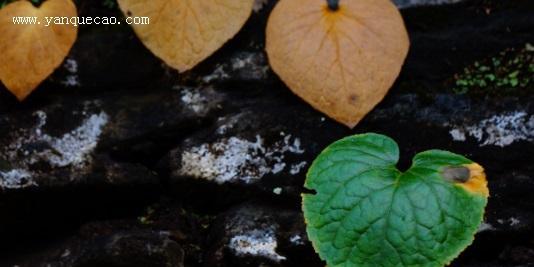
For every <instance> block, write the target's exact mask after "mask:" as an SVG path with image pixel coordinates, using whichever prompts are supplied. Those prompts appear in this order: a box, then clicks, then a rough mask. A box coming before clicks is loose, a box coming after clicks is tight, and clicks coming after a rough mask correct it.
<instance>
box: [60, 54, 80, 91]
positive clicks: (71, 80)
mask: <svg viewBox="0 0 534 267" xmlns="http://www.w3.org/2000/svg"><path fill="white" fill-rule="evenodd" d="M63 67H64V68H65V70H67V72H68V73H69V74H68V75H67V76H66V77H65V80H63V81H61V84H63V85H64V86H67V87H78V86H80V79H79V77H78V62H77V61H76V60H74V59H72V58H68V59H66V60H65V63H64V64H63Z"/></svg>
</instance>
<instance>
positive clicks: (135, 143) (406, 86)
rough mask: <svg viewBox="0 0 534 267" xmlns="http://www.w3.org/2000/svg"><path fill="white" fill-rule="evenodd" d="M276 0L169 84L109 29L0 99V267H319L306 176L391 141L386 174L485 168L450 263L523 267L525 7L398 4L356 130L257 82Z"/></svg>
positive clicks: (529, 127)
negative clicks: (483, 199)
mask: <svg viewBox="0 0 534 267" xmlns="http://www.w3.org/2000/svg"><path fill="white" fill-rule="evenodd" d="M275 2H276V1H261V0H259V1H257V2H256V4H255V12H254V13H253V15H252V17H251V19H250V21H249V22H248V23H247V24H246V25H245V27H244V28H243V30H242V31H241V32H240V33H239V34H238V35H237V36H236V37H235V38H234V39H233V40H231V41H230V42H229V43H228V44H226V45H225V46H224V47H223V48H222V49H221V50H220V51H218V52H216V53H215V54H214V55H213V56H212V57H210V58H209V59H207V60H206V61H205V62H203V63H201V64H200V65H199V66H198V67H196V68H195V69H193V70H192V71H189V72H187V73H184V74H178V73H176V72H175V71H173V70H171V69H170V68H168V67H166V66H165V65H164V64H163V63H161V61H159V60H158V59H157V58H156V57H154V56H152V55H151V54H150V52H148V51H147V50H146V49H145V48H144V47H143V45H142V44H141V43H140V42H139V41H138V40H137V38H135V35H134V34H133V32H132V30H131V29H129V28H128V27H126V26H124V25H123V26H120V27H119V26H117V27H109V28H102V27H89V26H82V27H81V28H80V34H79V37H78V40H77V42H76V44H75V46H74V48H73V49H72V51H71V53H70V55H69V56H68V58H67V59H66V60H65V62H64V64H63V65H62V67H60V68H59V69H58V70H57V71H56V72H55V73H54V74H53V75H52V76H51V77H50V78H49V79H48V80H47V81H45V82H44V83H43V84H42V85H41V86H40V88H39V89H38V90H37V91H36V92H35V93H34V94H32V95H31V96H30V97H29V98H28V99H27V101H25V102H24V103H18V102H17V101H16V100H15V98H14V97H12V96H11V95H9V94H8V93H7V92H6V91H5V90H3V89H2V90H0V214H2V216H1V220H0V235H1V237H2V238H0V266H53V267H56V266H62V267H63V266H106V267H109V266H111V267H114V266H221V267H225V266H232V267H234V266H324V263H322V262H321V261H320V260H319V259H318V257H317V255H316V254H315V253H314V251H313V248H312V247H311V244H310V243H309V241H308V240H307V237H306V234H305V226H304V222H303V218H302V213H301V211H300V205H301V200H300V194H301V193H302V192H303V187H302V185H303V183H304V179H305V173H306V171H307V168H308V167H309V166H310V164H311V162H312V161H313V159H314V157H315V156H316V155H317V154H318V153H320V152H321V151H322V149H324V147H326V146H327V145H328V144H330V143H332V142H333V141H335V140H337V139H339V138H342V137H345V136H347V135H350V134H355V133H363V132H377V133H382V134H386V135H389V136H391V137H392V138H394V139H395V140H397V141H398V143H399V145H400V149H401V160H400V162H399V168H400V169H407V168H408V167H409V166H410V164H411V158H412V157H413V155H415V154H416V153H418V152H420V151H423V150H427V149H432V148H438V149H445V150H450V151H454V152H456V153H460V154H464V155H466V156H468V157H469V158H471V159H473V160H474V161H476V162H478V163H480V164H481V165H482V166H484V167H485V169H486V173H487V176H488V180H489V186H490V191H491V197H490V200H489V204H488V208H487V212H486V216H485V217H486V218H485V221H484V224H483V225H482V226H481V228H480V229H479V233H478V234H477V237H476V239H475V242H474V243H473V245H472V246H471V247H469V248H468V249H467V250H466V251H465V253H463V254H462V255H461V256H460V257H459V258H458V259H457V260H455V261H454V262H453V263H452V265H451V266H456V267H488V266H490V267H520V266H521V267H523V266H532V264H534V238H533V236H534V197H533V194H532V192H534V165H533V164H532V163H533V162H534V155H533V154H532V151H534V104H532V103H534V84H532V82H533V81H530V80H529V79H528V77H530V76H532V74H531V73H529V72H528V71H529V68H528V67H525V66H534V62H533V61H532V59H533V58H534V56H531V55H530V54H531V53H534V52H533V51H532V50H533V49H532V45H534V28H533V27H532V25H534V17H533V16H532V13H533V12H534V4H533V3H532V1H529V0H517V1H505V2H503V1H493V0H489V1H488V0H464V1H400V0H399V1H395V3H396V4H397V5H398V6H399V7H402V9H401V13H402V15H403V17H404V19H405V21H406V25H407V28H408V30H409V32H410V38H411V42H412V47H411V51H410V54H409V56H408V59H407V61H406V64H405V66H404V68H403V71H402V73H401V75H400V77H399V79H398V81H397V82H396V84H395V85H394V87H393V88H392V89H391V91H390V93H389V94H388V96H387V97H386V98H385V99H384V101H383V102H382V103H381V104H379V105H378V106H377V108H376V109H374V110H373V111H372V112H371V113H370V114H369V115H368V116H367V117H366V118H365V119H364V120H363V121H362V122H361V123H360V124H359V125H358V126H357V127H356V128H355V129H354V130H349V129H347V128H346V127H344V126H342V125H339V124H337V123H335V122H333V121H331V120H330V119H329V118H327V117H325V116H323V115H322V114H320V113H319V112H317V111H315V110H313V109H312V108H311V107H309V106H308V105H307V104H306V103H304V102H303V101H301V100H300V99H298V97H296V96H295V95H293V94H292V93H291V92H290V91H289V90H288V89H287V88H286V87H285V86H284V85H283V83H282V82H281V81H280V80H279V79H278V78H277V77H276V75H275V74H274V73H273V72H272V70H271V69H270V68H269V66H268V62H267V57H266V55H265V53H264V51H263V50H264V29H265V25H266V21H267V17H268V14H269V12H270V10H271V9H272V8H273V6H274V4H275ZM453 2H454V3H453ZM78 7H79V13H80V16H97V15H99V16H103V15H106V16H112V15H118V14H119V13H118V12H119V11H118V10H117V9H116V8H111V9H110V8H107V7H104V6H103V5H101V4H100V3H99V2H98V1H79V6H78ZM496 62H497V63H499V64H496ZM518 71H519V73H517V72H518ZM492 75H493V76H492ZM505 79H506V80H505ZM514 79H515V80H514ZM514 84H515V85H514ZM0 86H1V85H0Z"/></svg>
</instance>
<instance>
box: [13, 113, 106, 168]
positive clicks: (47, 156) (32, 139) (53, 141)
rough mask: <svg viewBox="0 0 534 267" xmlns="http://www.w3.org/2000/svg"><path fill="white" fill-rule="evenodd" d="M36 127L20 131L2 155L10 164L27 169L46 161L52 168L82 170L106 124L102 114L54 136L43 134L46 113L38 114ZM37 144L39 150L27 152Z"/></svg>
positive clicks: (91, 116)
mask: <svg viewBox="0 0 534 267" xmlns="http://www.w3.org/2000/svg"><path fill="white" fill-rule="evenodd" d="M35 115H36V116H37V118H38V120H37V124H36V126H35V127H34V128H33V129H31V130H21V132H19V133H17V136H19V137H18V138H17V139H16V141H15V142H13V143H11V144H10V145H9V146H8V147H7V151H6V152H5V153H4V154H6V155H7V156H8V158H9V160H10V161H12V162H18V164H19V165H21V166H24V167H28V166H29V165H32V164H34V163H37V162H43V161H44V162H47V163H48V164H49V165H50V166H52V167H67V166H72V167H80V168H81V167H84V166H86V165H87V164H89V163H90V161H91V156H90V155H91V152H92V151H93V150H94V149H95V148H96V146H97V144H98V140H99V137H100V134H101V133H102V130H103V128H104V126H105V125H106V124H107V122H108V115H107V114H106V113H105V112H101V113H99V114H93V115H90V116H88V117H87V118H86V119H85V120H84V121H83V122H82V123H81V125H80V126H79V127H77V128H75V129H73V130H72V131H70V132H67V133H65V134H64V135H63V136H61V137H54V136H50V135H48V134H46V133H44V130H43V127H44V126H45V125H46V122H47V114H46V113H45V112H43V111H37V112H36V113H35ZM33 144H38V145H39V146H40V147H41V149H29V148H28V147H33Z"/></svg>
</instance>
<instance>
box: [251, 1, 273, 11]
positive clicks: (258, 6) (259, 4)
mask: <svg viewBox="0 0 534 267" xmlns="http://www.w3.org/2000/svg"><path fill="white" fill-rule="evenodd" d="M267 3H269V0H254V6H253V7H252V9H253V10H254V12H256V13H258V12H260V10H262V9H263V7H264V6H265V5H267Z"/></svg>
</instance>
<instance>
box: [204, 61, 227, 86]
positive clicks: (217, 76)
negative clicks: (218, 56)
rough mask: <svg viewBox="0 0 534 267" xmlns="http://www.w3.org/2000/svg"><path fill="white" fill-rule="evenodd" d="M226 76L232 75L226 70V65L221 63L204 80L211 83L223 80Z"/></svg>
mask: <svg viewBox="0 0 534 267" xmlns="http://www.w3.org/2000/svg"><path fill="white" fill-rule="evenodd" d="M226 78H230V75H228V73H226V72H225V71H224V65H221V64H219V65H217V67H216V68H215V70H214V71H213V72H212V73H211V74H209V75H206V76H204V77H203V78H202V81H204V82H205V83H209V82H211V81H213V80H222V79H226Z"/></svg>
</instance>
